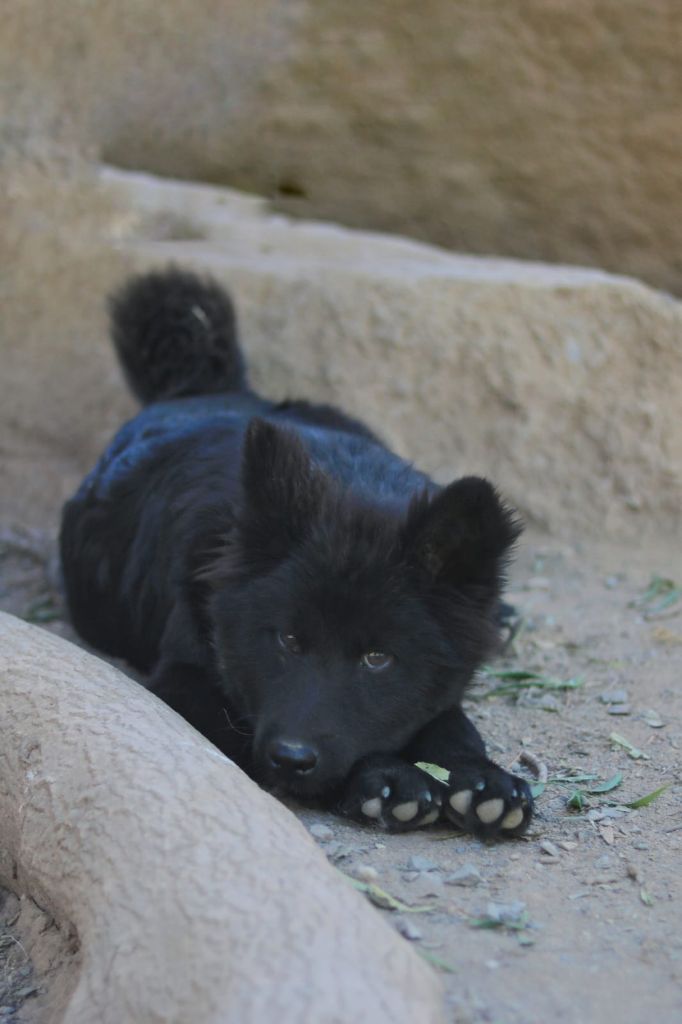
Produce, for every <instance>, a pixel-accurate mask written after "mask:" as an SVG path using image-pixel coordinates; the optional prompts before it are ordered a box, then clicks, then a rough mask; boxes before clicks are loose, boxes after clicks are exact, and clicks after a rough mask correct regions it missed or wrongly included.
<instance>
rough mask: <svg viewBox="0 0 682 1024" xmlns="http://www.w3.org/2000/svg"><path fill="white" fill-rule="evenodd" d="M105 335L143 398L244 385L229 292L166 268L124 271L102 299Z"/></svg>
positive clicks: (235, 388)
mask: <svg viewBox="0 0 682 1024" xmlns="http://www.w3.org/2000/svg"><path fill="white" fill-rule="evenodd" d="M109 313H110V317H111V336H112V339H113V342H114V345H115V347H116V352H117V354H118V358H119V361H120V363H121V366H122V368H123V371H124V373H125V376H126V379H127V381H128V384H129V385H130V388H131V389H132V391H133V392H134V393H135V395H136V396H137V397H138V398H139V399H140V401H141V402H142V403H143V404H145V405H146V404H148V403H149V402H157V401H162V400H164V399H167V398H179V397H181V396H185V395H205V394H210V393H212V392H217V391H241V390H244V389H245V388H246V386H247V383H246V371H245V368H244V359H243V356H242V353H241V349H240V347H239V342H238V340H237V320H236V316H235V311H234V307H233V305H232V302H231V301H230V298H229V296H228V295H227V293H226V292H224V291H223V289H222V288H220V287H219V286H218V285H217V284H216V283H215V282H213V281H211V280H204V279H202V278H200V277H198V276H197V275H195V274H191V273H188V272H187V271H184V270H177V269H175V268H170V269H168V270H164V271H155V272H152V273H147V274H140V275H137V276H135V277H132V278H131V279H130V280H129V281H127V282H126V283H125V284H124V285H123V286H122V288H120V289H119V290H118V291H117V292H115V293H114V294H113V295H112V296H111V298H110V300H109Z"/></svg>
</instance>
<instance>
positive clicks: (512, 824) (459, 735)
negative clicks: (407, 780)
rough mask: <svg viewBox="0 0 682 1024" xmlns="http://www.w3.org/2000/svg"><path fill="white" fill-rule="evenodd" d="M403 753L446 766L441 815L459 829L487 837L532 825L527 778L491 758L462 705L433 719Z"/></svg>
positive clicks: (515, 833)
mask: <svg viewBox="0 0 682 1024" xmlns="http://www.w3.org/2000/svg"><path fill="white" fill-rule="evenodd" d="M403 755H404V756H405V758H407V759H409V760H410V761H427V762H430V763H432V764H436V765H439V766H440V767H441V768H445V769H447V771H448V772H449V773H450V774H449V779H448V792H447V794H446V797H445V799H444V801H443V814H444V815H445V816H446V817H447V818H449V819H450V821H452V822H453V823H454V824H455V825H457V826H458V827H459V828H462V829H465V830H466V831H467V832H474V833H475V834H476V835H478V836H480V837H481V838H484V839H490V838H499V837H501V836H518V835H521V834H522V833H523V832H525V831H526V829H527V828H528V825H529V823H530V820H531V817H532V814H533V797H532V795H531V792H530V788H529V786H528V783H527V782H525V781H524V780H523V779H520V778H518V776H516V775H511V774H510V773H509V772H507V771H505V769H504V768H500V767H499V765H497V764H495V763H494V761H491V760H490V759H489V758H488V757H487V755H486V750H485V744H484V742H483V740H482V739H481V737H480V735H479V733H478V730H477V729H476V726H475V725H474V724H473V723H472V722H470V721H469V719H468V718H467V717H466V715H465V714H464V712H463V711H462V709H461V708H459V707H456V708H451V709H450V710H448V711H445V712H443V714H441V715H439V716H438V717H437V718H435V719H434V720H433V721H432V722H430V723H429V724H428V725H427V726H426V727H425V728H424V729H422V730H421V732H420V733H419V734H418V735H417V736H416V737H415V739H414V740H413V741H412V742H411V743H410V744H409V746H408V747H407V748H406V750H405V751H403Z"/></svg>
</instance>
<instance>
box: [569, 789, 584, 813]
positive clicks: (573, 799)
mask: <svg viewBox="0 0 682 1024" xmlns="http://www.w3.org/2000/svg"><path fill="white" fill-rule="evenodd" d="M566 806H567V807H570V809H571V810H572V811H584V810H585V808H586V807H587V800H586V799H585V794H584V793H583V792H582V790H580V789H575V790H574V791H573V792H572V793H571V795H570V796H569V798H568V800H567V801H566Z"/></svg>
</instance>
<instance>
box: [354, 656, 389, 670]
mask: <svg viewBox="0 0 682 1024" xmlns="http://www.w3.org/2000/svg"><path fill="white" fill-rule="evenodd" d="M360 663H361V664H362V665H363V666H364V667H365V668H368V669H370V671H371V672H381V671H382V670H383V669H385V668H388V666H389V665H392V664H393V655H392V654H384V653H383V651H368V652H367V654H363V656H362V658H361V659H360Z"/></svg>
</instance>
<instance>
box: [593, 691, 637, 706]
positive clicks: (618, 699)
mask: <svg viewBox="0 0 682 1024" xmlns="http://www.w3.org/2000/svg"><path fill="white" fill-rule="evenodd" d="M599 700H600V701H601V702H602V704H627V702H628V701H629V700H630V694H629V693H628V691H627V690H607V691H606V692H605V693H600V694H599Z"/></svg>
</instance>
